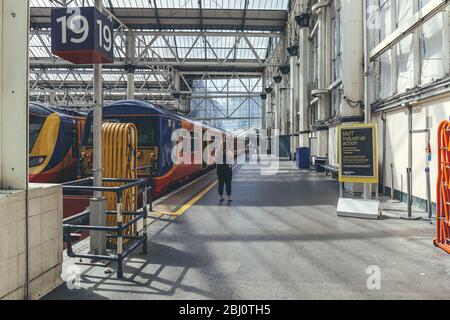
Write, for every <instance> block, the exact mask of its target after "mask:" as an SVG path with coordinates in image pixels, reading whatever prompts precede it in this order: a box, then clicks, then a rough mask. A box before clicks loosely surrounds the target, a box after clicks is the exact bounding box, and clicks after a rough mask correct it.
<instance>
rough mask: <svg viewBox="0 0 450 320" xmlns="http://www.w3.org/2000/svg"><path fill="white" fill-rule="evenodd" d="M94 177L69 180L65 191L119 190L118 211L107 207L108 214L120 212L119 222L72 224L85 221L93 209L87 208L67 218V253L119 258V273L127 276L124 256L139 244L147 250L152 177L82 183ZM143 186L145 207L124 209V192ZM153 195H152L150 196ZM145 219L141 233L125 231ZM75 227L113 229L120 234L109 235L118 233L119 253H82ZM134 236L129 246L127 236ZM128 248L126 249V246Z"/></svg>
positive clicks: (90, 257)
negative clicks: (77, 246)
mask: <svg viewBox="0 0 450 320" xmlns="http://www.w3.org/2000/svg"><path fill="white" fill-rule="evenodd" d="M92 180H93V179H92V178H87V179H83V180H80V181H74V182H70V183H66V184H64V185H63V190H64V191H83V192H90V191H101V192H105V193H115V194H116V199H117V211H115V212H113V211H107V212H106V214H107V215H115V216H117V225H116V226H113V227H109V226H93V225H79V224H69V223H68V222H72V223H74V222H79V221H82V218H83V217H86V215H90V211H85V212H83V213H81V214H79V215H77V216H75V217H71V218H67V219H66V220H65V224H64V225H63V233H64V241H65V242H66V244H67V255H68V256H69V257H71V258H83V259H95V260H106V261H115V262H117V277H118V278H123V260H124V259H125V257H127V256H128V255H129V254H131V253H132V252H133V251H134V250H135V249H136V248H138V247H139V246H140V245H142V251H143V253H144V254H146V253H147V227H148V222H147V219H148V214H149V212H151V210H152V196H151V192H150V191H151V190H152V187H151V186H150V181H149V180H145V179H140V180H128V179H106V178H105V179H103V182H104V183H111V182H113V183H124V185H123V186H115V187H93V186H82V185H80V184H83V183H86V182H92ZM135 187H137V188H141V190H140V192H138V194H140V193H142V208H141V209H137V211H135V212H134V211H131V212H129V211H127V212H123V211H122V197H123V193H124V192H125V191H126V190H129V189H131V188H135ZM149 196H150V198H149ZM124 216H129V217H132V219H131V220H130V221H128V222H126V223H123V222H122V221H123V220H122V217H124ZM141 220H143V229H142V231H141V232H139V233H140V234H138V235H137V236H128V235H125V234H124V232H125V231H126V230H128V228H129V227H131V226H133V225H136V226H137V224H138V222H139V221H141ZM74 230H79V231H98V232H110V233H114V234H116V235H114V236H112V235H109V237H114V238H116V239H117V249H116V255H114V256H105V255H95V254H78V253H75V252H74V250H73V246H72V237H71V233H72V231H74ZM124 239H125V240H132V241H130V243H129V244H128V245H127V246H125V248H124V242H123V240H124ZM124 249H125V250H124Z"/></svg>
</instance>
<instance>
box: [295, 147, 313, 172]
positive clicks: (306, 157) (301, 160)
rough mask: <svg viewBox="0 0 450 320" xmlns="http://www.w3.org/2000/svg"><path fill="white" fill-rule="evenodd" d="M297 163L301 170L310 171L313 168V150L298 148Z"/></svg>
mask: <svg viewBox="0 0 450 320" xmlns="http://www.w3.org/2000/svg"><path fill="white" fill-rule="evenodd" d="M296 151H297V152H296V153H297V155H296V163H297V168H299V169H310V167H311V149H310V148H297V150H296Z"/></svg>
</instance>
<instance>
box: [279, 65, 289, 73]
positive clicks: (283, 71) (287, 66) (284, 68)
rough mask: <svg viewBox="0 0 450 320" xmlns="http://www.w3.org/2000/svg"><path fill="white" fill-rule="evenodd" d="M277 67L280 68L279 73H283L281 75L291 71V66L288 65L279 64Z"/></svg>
mask: <svg viewBox="0 0 450 320" xmlns="http://www.w3.org/2000/svg"><path fill="white" fill-rule="evenodd" d="M278 69H279V70H280V72H281V74H283V75H286V74H289V72H291V67H290V66H289V65H286V66H280V67H279V68H278Z"/></svg>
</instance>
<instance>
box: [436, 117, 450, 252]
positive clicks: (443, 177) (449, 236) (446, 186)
mask: <svg viewBox="0 0 450 320" xmlns="http://www.w3.org/2000/svg"><path fill="white" fill-rule="evenodd" d="M438 148H439V154H438V161H439V162H438V183H437V193H436V195H437V196H436V197H437V213H436V219H437V221H436V239H435V240H434V244H435V245H436V246H437V247H439V248H441V249H443V250H445V251H446V252H447V253H449V254H450V122H449V121H443V122H442V123H441V124H440V126H439V131H438Z"/></svg>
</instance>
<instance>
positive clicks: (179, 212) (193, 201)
mask: <svg viewBox="0 0 450 320" xmlns="http://www.w3.org/2000/svg"><path fill="white" fill-rule="evenodd" d="M217 183H218V182H217V181H215V182H213V183H211V184H210V185H209V186H207V187H206V188H205V189H204V190H203V191H202V192H200V193H199V194H198V195H196V196H195V197H194V198H192V199H191V200H190V201H189V202H188V203H186V204H185V205H183V206H182V207H181V208H180V209H178V210H177V211H176V212H156V211H153V212H152V213H156V214H160V215H163V216H177V217H179V216H182V215H183V214H184V213H185V212H186V211H188V210H189V209H190V208H191V207H192V206H193V205H194V204H196V203H197V202H198V201H199V200H200V199H201V198H203V197H204V196H205V195H206V194H207V193H208V192H209V191H211V189H212V188H214V187H215V186H216V185H217Z"/></svg>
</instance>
